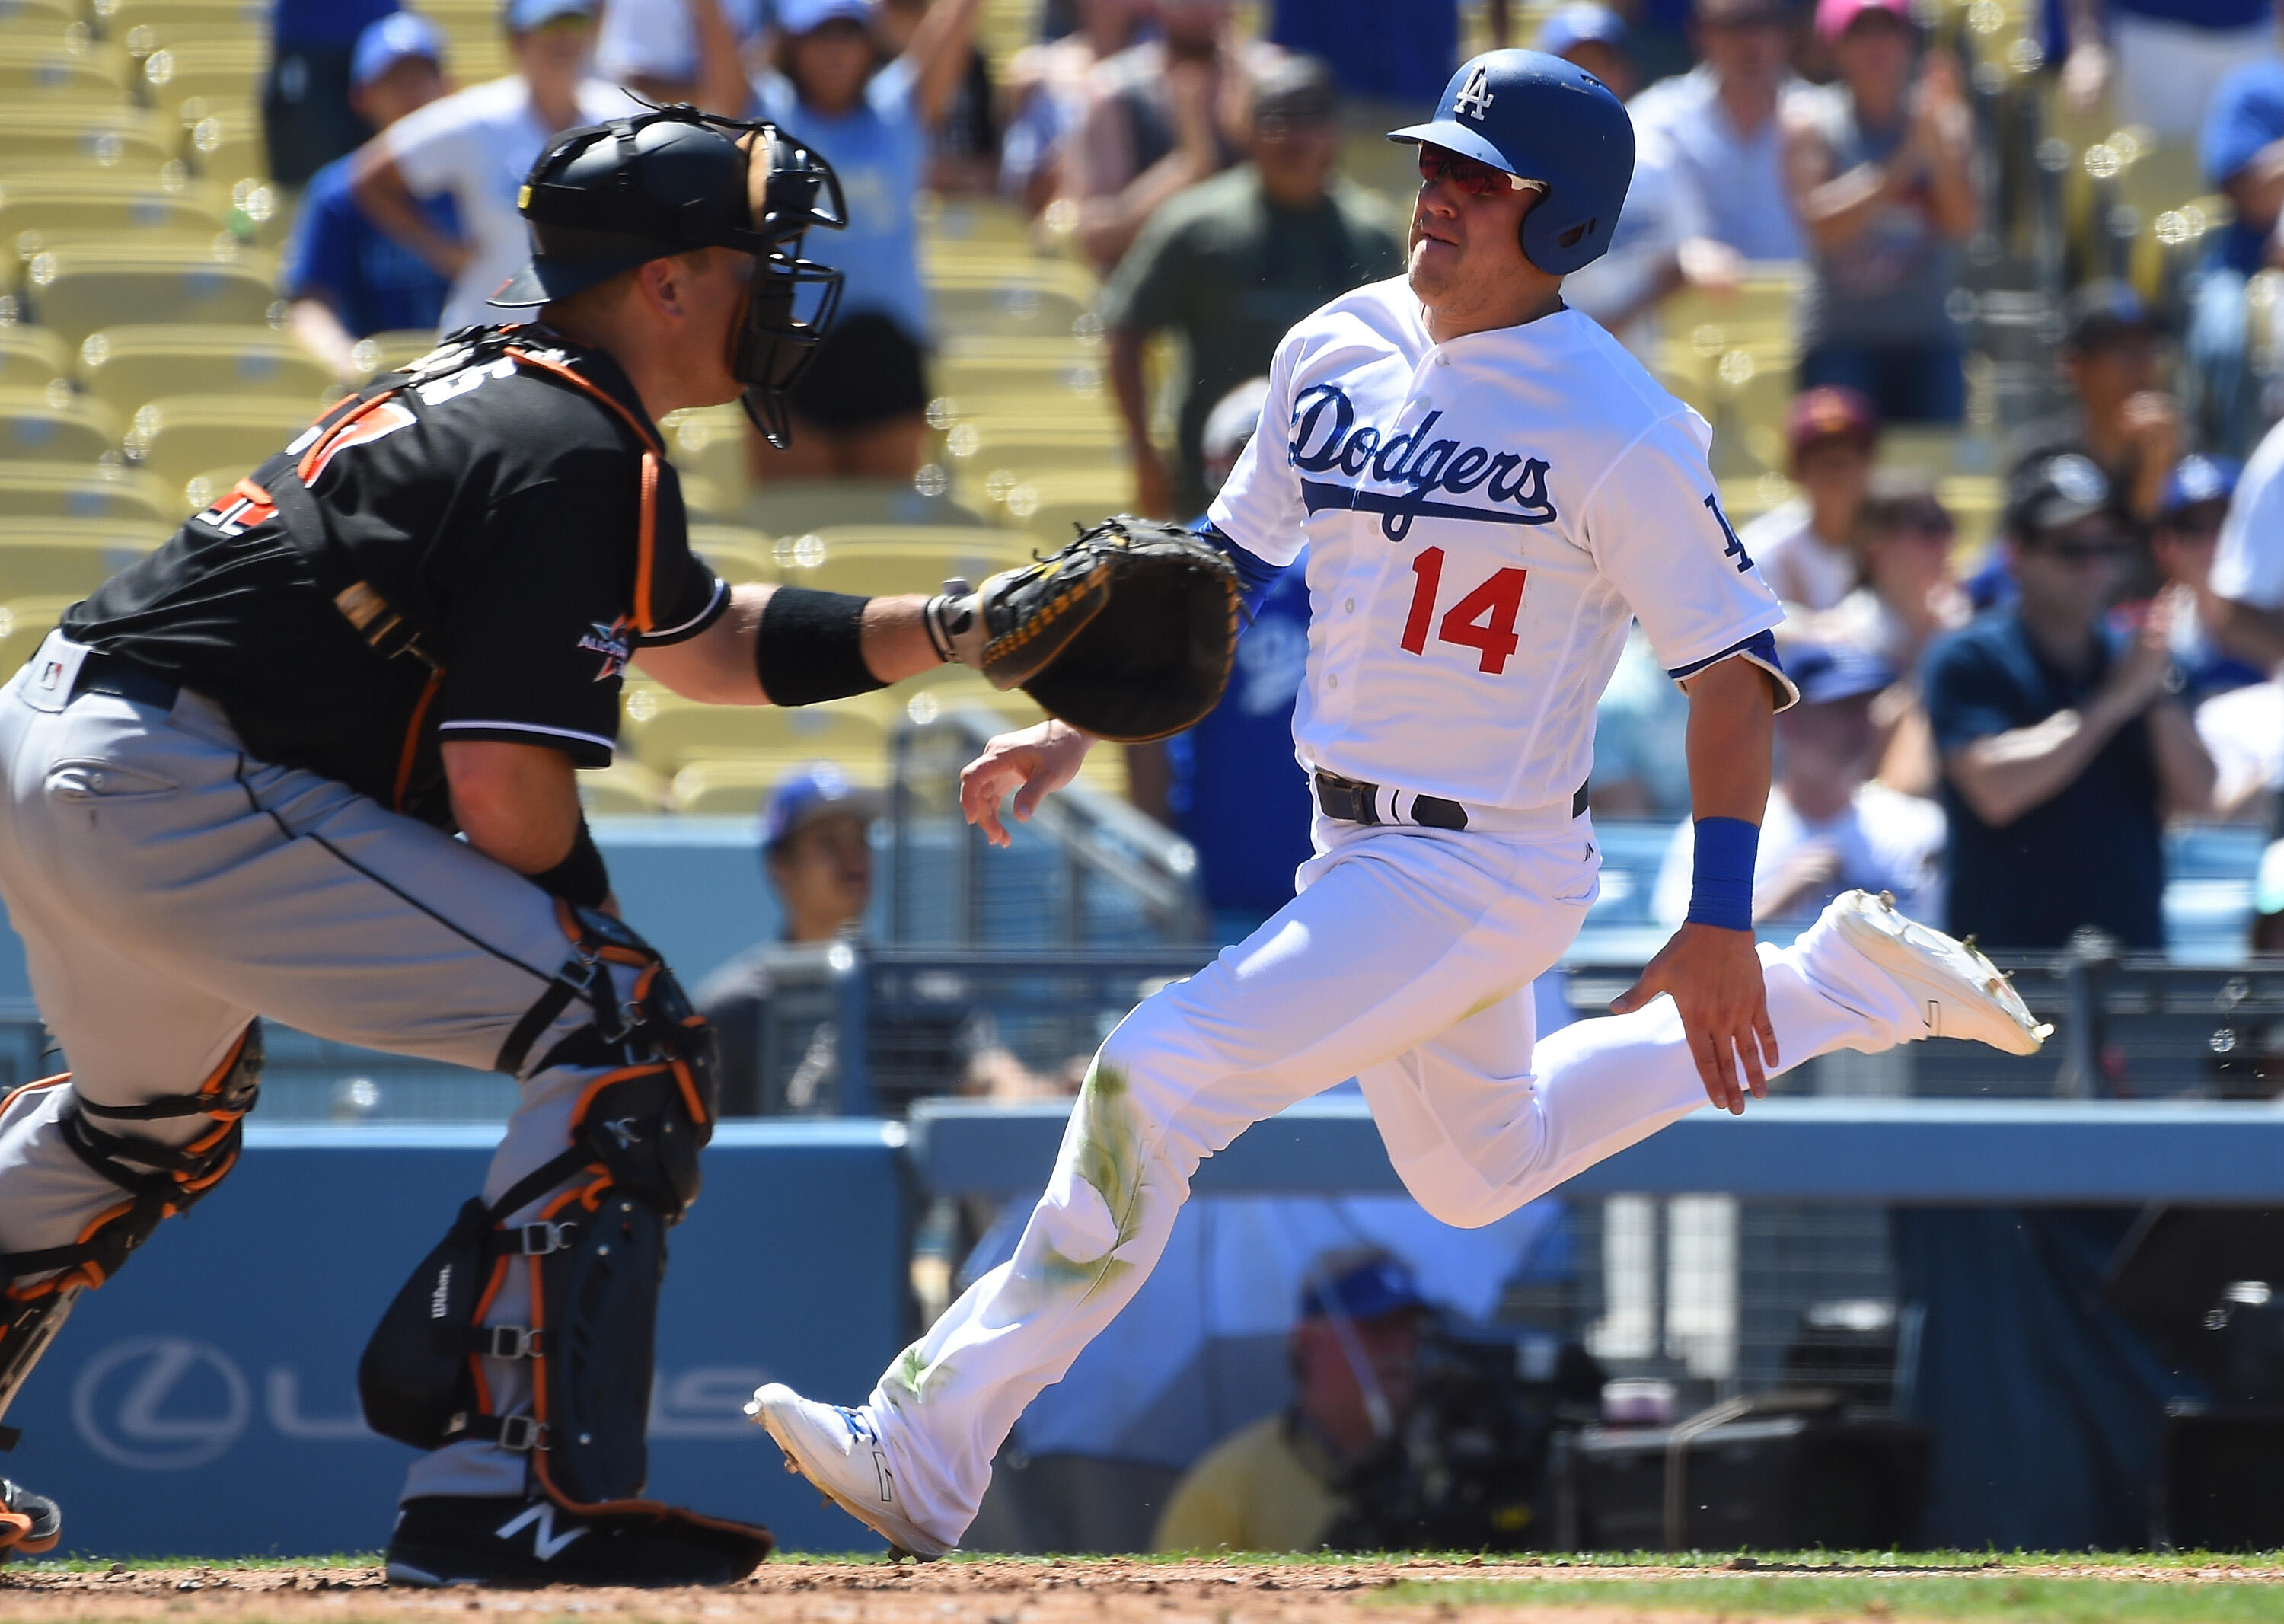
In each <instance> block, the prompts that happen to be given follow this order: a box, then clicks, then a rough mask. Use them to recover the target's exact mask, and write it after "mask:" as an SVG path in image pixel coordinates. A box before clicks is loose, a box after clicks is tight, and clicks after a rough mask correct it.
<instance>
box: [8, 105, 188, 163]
mask: <svg viewBox="0 0 2284 1624" xmlns="http://www.w3.org/2000/svg"><path fill="white" fill-rule="evenodd" d="M175 147H176V139H175V132H174V131H173V130H172V129H170V128H169V127H168V125H166V124H165V123H163V122H162V121H160V119H159V117H158V116H157V115H156V114H155V113H151V112H149V111H148V110H147V109H145V108H142V107H135V106H129V105H113V106H84V107H48V106H40V107H25V106H16V105H10V104H9V103H8V102H6V101H4V100H0V173H6V174H25V173H35V174H36V173H42V172H45V171H50V170H52V171H53V172H55V173H56V174H57V175H59V176H70V175H73V174H84V173H85V172H86V171H88V170H89V169H95V170H98V171H101V172H103V173H105V174H106V175H112V174H115V175H121V176H132V177H134V178H136V179H137V180H143V179H149V180H152V181H154V182H155V181H156V180H157V179H158V178H159V172H160V168H161V166H163V165H164V164H165V163H166V162H167V160H168V159H170V158H172V157H174V156H175Z"/></svg>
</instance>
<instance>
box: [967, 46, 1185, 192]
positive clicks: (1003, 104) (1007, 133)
mask: <svg viewBox="0 0 2284 1624" xmlns="http://www.w3.org/2000/svg"><path fill="white" fill-rule="evenodd" d="M1148 9H1149V8H1148V5H1147V0H1078V4H1077V7H1076V13H1077V14H1076V18H1075V19H1074V23H1075V26H1074V27H1072V29H1071V30H1070V32H1069V33H1068V34H1065V35H1061V36H1060V37H1058V38H1056V39H1052V40H1048V41H1045V42H1044V43H1039V44H1036V45H1026V46H1024V47H1023V49H1022V50H1021V51H1017V52H1016V53H1015V54H1014V56H1013V57H1012V58H1010V59H1008V63H1007V72H1006V74H1005V78H1004V79H1003V80H1002V81H1001V82H1000V87H999V105H1000V123H1001V125H1002V127H1003V134H1002V135H1001V137H1000V140H999V190H1000V191H1001V193H1002V194H1003V195H1005V196H1006V197H1009V198H1012V199H1015V200H1016V201H1017V202H1020V203H1021V204H1022V205H1023V207H1024V208H1025V209H1026V210H1027V211H1028V212H1029V213H1031V214H1034V215H1036V214H1038V213H1040V212H1041V211H1042V210H1044V208H1045V207H1047V205H1048V204H1049V203H1052V201H1054V199H1055V194H1056V193H1057V192H1058V191H1060V190H1061V189H1062V159H1063V149H1064V146H1065V144H1067V143H1068V141H1069V140H1070V139H1071V137H1073V136H1074V134H1076V131H1077V129H1078V128H1079V125H1080V123H1081V122H1082V121H1083V120H1084V118H1085V117H1086V109H1087V91H1088V87H1089V86H1090V84H1091V82H1092V81H1093V76H1094V70H1095V68H1096V67H1097V66H1099V64H1101V63H1104V62H1107V61H1108V60H1109V59H1111V58H1113V57H1115V56H1116V55H1117V54H1118V53H1119V52H1120V51H1124V50H1125V49H1126V48H1127V47H1128V46H1130V45H1131V44H1133V43H1134V42H1135V40H1136V39H1137V38H1138V36H1139V35H1140V33H1141V29H1142V25H1143V23H1144V21H1145V20H1146V16H1147V12H1148Z"/></svg>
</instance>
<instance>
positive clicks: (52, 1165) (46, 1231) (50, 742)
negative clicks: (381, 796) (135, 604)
mask: <svg viewBox="0 0 2284 1624" xmlns="http://www.w3.org/2000/svg"><path fill="white" fill-rule="evenodd" d="M78 652H79V651H78V648H77V645H74V644H68V643H66V641H65V640H64V639H63V638H62V636H61V635H60V634H56V635H53V636H51V637H50V638H49V640H48V642H47V643H46V644H43V645H42V648H41V651H40V652H39V653H38V654H37V655H35V657H34V658H33V660H32V661H31V662H30V663H29V664H28V665H27V666H26V667H25V668H23V670H21V671H20V672H18V673H17V674H16V675H15V677H14V678H13V679H12V680H11V681H10V682H9V683H7V685H6V687H5V688H4V689H0V773H4V786H0V796H4V799H0V902H5V903H6V905H7V910H8V919H9V923H10V924H12V925H14V926H15V929H16V933H17V934H18V935H19V936H20V937H21V938H22V939H23V942H24V952H25V957H26V959H27V963H28V964H29V966H30V970H31V978H32V992H33V995H34V997H35V998H36V999H37V1000H38V1003H39V1006H40V1013H41V1015H42V1016H43V1018H44V1019H46V1021H47V1024H48V1027H49V1029H50V1030H51V1031H52V1032H53V1033H54V1034H55V1036H56V1038H57V1040H58V1041H59V1042H60V1043H61V1044H62V1046H63V1051H64V1057H65V1060H66V1063H67V1064H68V1065H69V1066H70V1067H71V1074H72V1085H71V1086H72V1088H73V1089H76V1090H77V1091H78V1092H79V1093H80V1094H81V1095H82V1096H84V1097H86V1098H87V1099H88V1100H90V1101H91V1102H93V1103H95V1104H98V1105H141V1104H144V1103H145V1102H147V1101H150V1100H153V1099H158V1098H161V1097H168V1096H172V1095H179V1094H186V1093H191V1092H194V1091H195V1090H196V1089H198V1087H199V1084H200V1083H201V1082H202V1081H204V1080H205V1079H206V1077H207V1075H208V1074H209V1073H211V1072H212V1071H213V1070H214V1069H215V1066H217V1065H219V1064H220V1063H221V1062H222V1061H223V1060H224V1059H225V1058H227V1056H228V1055H229V1053H230V1050H231V1045H233V1044H234V1043H236V1042H237V1041H238V1037H239V1033H241V1032H242V1031H244V1030H245V1028H246V1023H247V1022H248V1021H249V1020H251V1019H254V1017H255V1016H257V1015H262V1016H267V1017H270V1018H272V1019H277V1020H279V1021H282V1022H284V1023H285V1024H286V1025H287V1026H291V1027H299V1028H301V1030H302V1031H304V1032H309V1033H312V1034H315V1035H317V1036H319V1037H325V1038H331V1039H333V1040H336V1041H338V1042H347V1043H356V1044H360V1045H363V1046H364V1047H367V1048H372V1049H382V1050H394V1051H395V1052H396V1053H399V1054H408V1055H417V1056H419V1057H421V1058H424V1059H431V1060H444V1061H450V1062H451V1063H452V1064H454V1065H458V1066H473V1067H474V1068H476V1069H477V1070H480V1071H482V1070H489V1069H490V1068H491V1066H492V1065H493V1063H494V1061H495V1060H496V1059H497V1057H498V1054H499V1051H500V1047H501V1045H502V1043H503V1042H505V1040H506V1038H507V1035H508V1034H509V1032H510V1031H511V1030H512V1028H513V1027H514V1026H515V1024H516V1021H517V1020H518V1019H520V1017H521V1016H522V1015H523V1013H524V1012H525V1011H527V1010H528V1009H529V1008H530V1007H531V1005H532V1004H533V1003H535V1002H536V1000H537V998H538V997H539V995H540V994H541V992H542V991H543V990H544V988H545V987H546V985H547V983H548V982H549V980H551V978H552V977H553V976H554V974H555V972H557V971H558V970H559V969H561V968H562V967H563V965H564V964H565V962H566V960H567V958H568V956H569V954H570V943H569V942H568V941H566V940H565V937H564V934H563V931H562V928H561V926H560V925H559V924H558V922H557V918H556V913H555V905H554V902H553V901H552V900H551V898H550V897H548V896H547V895H546V894H544V892H542V891H541V890H540V889H539V888H538V887H537V886H534V885H532V884H531V883H530V882H529V881H528V880H527V879H525V878H522V877H521V876H520V875H518V874H516V873H514V872H512V871H510V870H508V869H506V868H505V867H503V866H501V865H500V864H499V863H495V862H493V861H492V860H491V859H490V858H489V857H486V856H484V855H481V854H480V853H478V852H476V851H474V850H473V849H472V848H470V847H468V846H466V845H465V844H463V843H462V842H460V841H458V840H455V839H451V838H450V836H447V835H444V834H442V833H440V832H437V831H436V830H434V829H432V828H430V827H428V826H427V825H426V824H421V823H418V822H416V821H414V820H413V819H411V818H409V817H405V816H401V815H400V814H397V813H395V812H391V811H389V810H387V808H384V807H382V806H380V805H379V804H378V803H377V802H375V801H373V800H369V799H367V798H366V797H364V796H363V795H360V794H358V793H357V792H356V791H354V790H351V789H348V788H347V787H345V786H344V785H340V784H337V783H335V782H333V781H332V779H330V778H325V777H320V776H319V775H317V774H316V773H313V772H306V771H302V770H300V769H293V768H284V767H275V766H271V765H269V764H268V763H265V762H262V761H255V760H254V759H253V758H252V757H250V756H248V755H247V754H246V750H245V747H244V746H242V745H240V744H239V741H238V739H237V738H236V736H235V735H234V734H233V733H232V732H231V728H230V724H229V722H227V721H225V720H224V718H223V714H222V711H221V709H220V707H217V706H215V705H214V704H212V703H211V702H209V701H207V699H202V698H200V697H199V696H198V695H196V694H194V693H191V692H189V691H184V693H183V695H182V696H181V698H180V699H178V700H177V701H176V704H175V705H174V707H173V708H172V710H171V712H168V711H161V710H160V709H158V708H156V707H151V706H146V705H141V704H137V703H135V702H132V701H130V700H127V699H119V698H116V697H114V696H112V695H108V694H100V693H83V694H81V695H80V696H78V697H77V698H75V699H66V698H65V697H64V695H63V694H59V693H56V692H54V691H40V690H39V689H38V688H37V687H36V685H35V683H34V682H33V681H32V677H33V674H34V673H35V672H39V671H41V670H42V669H43V667H44V666H45V665H46V664H47V662H49V661H50V660H53V659H55V658H58V657H60V658H63V659H64V660H66V662H67V663H69V664H71V665H72V666H73V667H74V668H75V667H76V656H77V654H78ZM61 687H62V688H63V689H64V691H65V693H67V692H68V689H69V683H68V680H66V681H65V682H64V683H62V684H61ZM586 1012H587V1006H586V1005H585V1004H584V1003H581V1002H578V1001H575V1002H574V1003H573V1004H572V1006H571V1008H570V1009H569V1010H567V1011H566V1012H565V1013H564V1014H563V1015H562V1016H561V1017H560V1018H559V1019H558V1020H557V1022H556V1024H555V1026H554V1027H551V1029H550V1030H549V1031H548V1032H547V1033H545V1034H544V1035H542V1036H541V1038H540V1039H539V1041H538V1042H535V1043H533V1044H532V1045H531V1047H530V1049H529V1050H528V1052H529V1053H530V1054H531V1055H532V1056H534V1057H538V1056H544V1055H545V1054H546V1053H547V1052H548V1051H549V1050H551V1048H552V1047H553V1046H554V1044H555V1042H557V1041H558V1040H559V1039H560V1038H562V1037H564V1036H567V1035H569V1034H570V1033H571V1032H573V1031H575V1030H576V1029H577V1028H578V1027H580V1026H581V1025H582V1024H583V1020H584V1019H585V1015H586ZM597 1075H598V1072H597V1071H595V1070H592V1069H589V1068H574V1067H562V1066H559V1067H555V1068H553V1069H551V1070H544V1071H532V1072H528V1073H527V1074H525V1075H523V1076H522V1077H520V1078H519V1079H518V1081H520V1084H521V1086H522V1101H521V1103H520V1105H519V1106H518V1108H517V1110H516V1113H515V1114H514V1116H513V1118H512V1120H510V1122H509V1123H508V1129H507V1136H506V1138H505V1140H504V1141H503V1142H502V1144H501V1145H500V1148H499V1150H498V1152H497V1153H496V1154H495V1155H494V1156H493V1158H492V1163H491V1167H490V1171H489V1174H488V1175H486V1179H485V1187H484V1196H485V1198H486V1199H487V1200H496V1199H497V1198H499V1196H500V1195H501V1194H503V1193H504V1192H505V1191H507V1190H508V1189H509V1188H510V1187H511V1186H512V1185H513V1184H514V1183H515V1182H516V1180H518V1179H520V1178H521V1177H523V1176H524V1175H526V1174H528V1173H529V1172H531V1171H532V1170H533V1169H534V1168H536V1167H539V1166H540V1165H541V1164H543V1163H544V1162H545V1161H546V1160H547V1159H549V1158H551V1157H552V1156H554V1155H556V1154H557V1153H559V1152H561V1151H562V1150H563V1149H564V1148H565V1146H566V1145H567V1144H568V1143H569V1141H568V1138H567V1134H568V1131H569V1123H570V1117H571V1112H572V1110H573V1108H574V1107H575V1105H576V1104H577V1101H578V1098H579V1095H580V1093H581V1091H582V1089H583V1088H584V1087H585V1085H586V1084H587V1083H588V1082H589V1081H591V1080H592V1079H593V1078H594V1077H596V1076H597ZM64 1101H65V1093H64V1090H62V1089H43V1090H31V1091H20V1092H19V1093H17V1094H15V1095H13V1096H12V1097H10V1098H9V1099H8V1100H7V1101H6V1102H5V1104H4V1105H0V1252H21V1251H29V1250H32V1249H35V1248H39V1247H45V1246H56V1245H68V1244H70V1243H71V1242H73V1241H74V1239H75V1238H77V1237H78V1235H79V1232H80V1230H82V1228H83V1227H84V1226H85V1225H86V1224H87V1223H88V1222H90V1220H91V1219H93V1218H94V1217H95V1216H96V1215H97V1214H98V1213H101V1212H103V1211H104V1210H105V1209H106V1208H108V1207H110V1206H115V1205H116V1204H117V1202H118V1200H119V1198H120V1197H119V1191H118V1189H117V1187H116V1186H115V1185H113V1184H112V1183H109V1182H108V1181H106V1179H104V1178H103V1177H101V1176H100V1175H98V1174H97V1173H95V1172H94V1171H93V1170H91V1169H90V1167H88V1166H87V1165H86V1164H85V1163H83V1162H82V1161H81V1160H80V1159H79V1158H78V1157H77V1156H76V1155H74V1154H73V1152H71V1150H70V1149H69V1148H68V1147H67V1146H66V1144H64V1142H63V1138H62V1136H61V1133H60V1131H59V1128H58V1127H57V1124H56V1115H57V1113H58V1111H59V1108H60V1107H61V1106H62V1105H63V1104H64ZM213 1126H214V1125H213V1123H212V1122H211V1121H210V1120H208V1119H207V1118H205V1117H202V1116H200V1117H190V1118H177V1119H173V1120H156V1121H150V1122H136V1123H133V1124H117V1123H106V1127H107V1128H111V1129H113V1131H121V1132H126V1131H131V1132H133V1133H136V1134H140V1135H143V1136H147V1137H150V1138H153V1139H160V1140H164V1141H165V1142H167V1143H168V1144H178V1145H179V1144H187V1143H189V1142H190V1141H191V1140H192V1139H194V1138H196V1137H198V1136H199V1135H201V1134H203V1133H207V1132H210V1131H211V1130H212V1128H213ZM226 1185H227V1181H225V1188H224V1190H219V1191H216V1192H215V1196H213V1197H210V1198H212V1199H219V1198H226ZM545 1199H546V1198H544V1197H543V1198H541V1199H540V1200H536V1201H534V1202H533V1203H532V1204H531V1205H530V1206H528V1207H527V1208H525V1209H523V1211H522V1213H521V1214H506V1216H508V1217H509V1218H510V1219H511V1220H512V1221H517V1222H520V1221H521V1219H522V1218H525V1217H531V1216H536V1214H537V1212H538V1209H539V1208H540V1206H543V1205H544V1201H545ZM451 1216H452V1215H451V1214H449V1213H436V1214H429V1215H427V1216H425V1217H424V1216H421V1215H418V1214H412V1215H410V1216H409V1217H408V1221H407V1222H408V1232H407V1235H406V1241H407V1243H408V1244H407V1247H406V1252H407V1258H408V1267H409V1263H410V1261H411V1258H413V1257H416V1256H417V1255H418V1247H419V1244H420V1243H422V1242H425V1241H426V1240H428V1239H431V1238H433V1237H432V1236H430V1235H429V1234H428V1233H427V1230H430V1229H432V1228H433V1230H434V1235H435V1236H441V1235H442V1233H443V1231H444V1229H445V1227H446V1225H447V1224H448V1223H449V1222H450V1219H451ZM164 1233H165V1231H164V1229H163V1227H162V1229H161V1230H160V1237H157V1238H154V1241H155V1240H157V1239H159V1238H162V1237H163V1235H164ZM157 1255H158V1260H159V1261H157V1262H146V1263H144V1264H143V1265H142V1267H145V1268H151V1267H156V1266H160V1264H161V1263H162V1262H163V1260H164V1258H165V1255H166V1252H165V1248H164V1246H163V1245H161V1246H160V1247H159V1248H158V1254H157ZM386 1284H387V1288H388V1289H389V1290H390V1291H394V1290H395V1286H396V1284H398V1283H397V1282H395V1281H389V1282H387V1283H386ZM527 1314H528V1286H527V1283H526V1279H525V1271H524V1270H521V1269H511V1270H509V1271H508V1283H507V1284H506V1286H505V1288H504V1289H503V1290H502V1291H501V1292H500V1293H499V1297H498V1300H497V1301H496V1302H495V1303H494V1304H493V1305H492V1308H491V1310H490V1312H489V1315H488V1316H487V1318H486V1322H485V1323H488V1324H503V1325H510V1324H526V1323H529V1322H528V1317H527ZM65 1334H66V1336H68V1335H69V1334H70V1332H69V1330H68V1328H66V1331H65ZM485 1373H486V1376H487V1377H488V1378H489V1381H490V1384H491V1393H492V1395H493V1401H494V1403H495V1405H496V1406H497V1409H498V1412H499V1413H501V1414H512V1413H515V1412H517V1411H520V1410H522V1409H527V1408H528V1398H529V1383H528V1370H527V1368H526V1366H525V1363H524V1362H520V1361H512V1360H491V1361H489V1362H487V1368H486V1372H485ZM525 1464H526V1457H525V1456H522V1455H520V1454H515V1453H512V1452H509V1451H507V1450H504V1449H501V1448H498V1447H497V1446H496V1445H493V1444H489V1443H474V1442H465V1443H458V1444H454V1445H452V1446H450V1447H449V1448H443V1449H440V1450H437V1451H435V1452H434V1453H433V1454H429V1455H424V1456H421V1457H420V1458H419V1459H418V1461H416V1462H415V1463H414V1464H413V1466H412V1471H411V1475H410V1477H409V1478H408V1480H407V1481H406V1484H405V1490H404V1493H405V1497H406V1498H408V1499H409V1498H411V1497H412V1496H414V1495H516V1494H521V1493H522V1492H523V1491H524V1487H525Z"/></svg>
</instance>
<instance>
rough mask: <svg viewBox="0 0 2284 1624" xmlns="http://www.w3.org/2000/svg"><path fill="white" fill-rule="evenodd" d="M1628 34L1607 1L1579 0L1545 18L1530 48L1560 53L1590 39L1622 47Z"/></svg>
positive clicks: (1621, 48)
mask: <svg viewBox="0 0 2284 1624" xmlns="http://www.w3.org/2000/svg"><path fill="white" fill-rule="evenodd" d="M1628 37H1629V36H1628V35H1627V33H1626V20H1625V19H1624V18H1623V17H1621V16H1619V15H1618V14H1617V13H1616V12H1614V11H1612V10H1610V8H1609V7H1608V6H1607V5H1596V4H1593V3H1592V0H1579V3H1578V4H1575V5H1566V6H1564V7H1563V8H1562V9H1561V10H1560V11H1559V12H1549V13H1548V14H1547V18H1546V20H1545V22H1543V23H1541V24H1539V25H1538V37H1537V39H1535V40H1533V41H1532V42H1531V43H1530V48H1531V49H1532V50H1533V51H1545V53H1546V54H1547V55H1548V56H1550V57H1559V56H1560V55H1561V54H1562V53H1563V52H1564V51H1568V50H1569V49H1570V48H1571V47H1572V46H1574V45H1584V44H1587V43H1593V44H1597V45H1607V46H1608V47H1609V48H1610V49H1611V50H1613V51H1623V50H1624V49H1625V48H1626V41H1627V38H1628Z"/></svg>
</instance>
